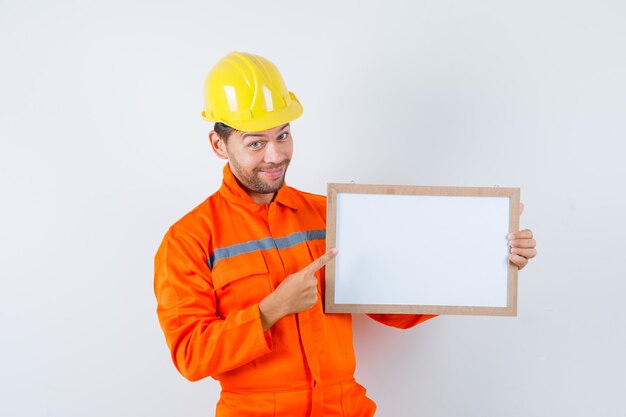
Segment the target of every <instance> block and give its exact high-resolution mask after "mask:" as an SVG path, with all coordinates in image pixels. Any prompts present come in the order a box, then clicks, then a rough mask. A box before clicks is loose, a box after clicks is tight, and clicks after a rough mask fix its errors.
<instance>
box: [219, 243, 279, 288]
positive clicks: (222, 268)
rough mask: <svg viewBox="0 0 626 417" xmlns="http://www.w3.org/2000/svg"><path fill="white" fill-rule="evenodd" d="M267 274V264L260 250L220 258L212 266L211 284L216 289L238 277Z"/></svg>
mask: <svg viewBox="0 0 626 417" xmlns="http://www.w3.org/2000/svg"><path fill="white" fill-rule="evenodd" d="M259 274H267V265H266V264H265V259H264V258H263V254H262V253H261V252H260V251H254V252H250V253H244V254H241V255H237V256H233V257H232V258H225V259H220V260H219V261H218V262H217V263H216V264H215V266H214V267H213V271H212V275H213V286H214V288H215V289H216V290H218V289H220V288H222V287H223V286H224V285H226V284H228V283H230V282H233V281H236V280H238V279H241V278H244V277H247V276H250V275H259Z"/></svg>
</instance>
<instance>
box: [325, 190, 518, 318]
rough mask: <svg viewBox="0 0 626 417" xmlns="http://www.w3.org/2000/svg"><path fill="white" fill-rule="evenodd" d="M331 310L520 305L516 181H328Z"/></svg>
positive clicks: (440, 310)
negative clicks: (513, 245)
mask: <svg viewBox="0 0 626 417" xmlns="http://www.w3.org/2000/svg"><path fill="white" fill-rule="evenodd" d="M328 196H329V200H328V226H327V227H328V230H327V240H328V241H327V246H328V247H329V248H331V247H337V248H338V249H339V255H338V256H337V257H336V258H335V259H334V260H333V261H331V262H330V263H329V264H328V265H327V267H326V299H325V309H326V311H327V312H361V313H417V314H492V315H515V314H516V307H517V305H516V304H517V297H516V294H517V268H516V267H515V266H514V265H513V264H511V263H510V262H509V260H508V256H509V245H508V239H507V235H508V234H509V233H510V232H511V231H513V230H517V228H518V224H519V189H517V188H477V187H410V186H409V187H408V186H381V185H362V184H329V186H328Z"/></svg>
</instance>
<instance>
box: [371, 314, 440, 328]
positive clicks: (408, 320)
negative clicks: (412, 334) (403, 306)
mask: <svg viewBox="0 0 626 417" xmlns="http://www.w3.org/2000/svg"><path fill="white" fill-rule="evenodd" d="M368 316H369V317H370V318H372V319H374V320H376V321H378V322H380V323H382V324H385V325H387V326H391V327H397V328H399V329H408V328H410V327H414V326H417V325H418V324H421V323H424V322H425V321H426V320H430V319H432V318H434V317H437V316H436V315H432V314H368Z"/></svg>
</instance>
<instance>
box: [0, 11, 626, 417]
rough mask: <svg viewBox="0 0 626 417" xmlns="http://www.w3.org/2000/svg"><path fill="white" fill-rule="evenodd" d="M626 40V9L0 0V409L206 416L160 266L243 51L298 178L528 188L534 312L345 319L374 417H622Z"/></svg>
mask: <svg viewBox="0 0 626 417" xmlns="http://www.w3.org/2000/svg"><path fill="white" fill-rule="evenodd" d="M624 45H626V6H624V3H623V2H622V1H621V0H615V1H607V0H595V1H591V0H587V1H571V0H570V1H566V0H541V1H539V0H530V1H524V2H522V1H518V2H510V1H495V0H493V1H461V0H456V1H454V0H443V1H442V0H431V1H424V0H421V1H405V2H400V1H387V2H382V1H381V2H372V1H361V2H357V1H345V2H340V1H334V2H330V1H316V2H309V3H307V4H302V2H288V1H276V2H256V1H255V2H253V1H229V2H226V1H220V2H212V1H207V0H205V1H195V2H190V1H178V2H165V1H141V2H132V1H119V0H110V1H101V2H95V1H90V2H80V1H63V0H59V1H55V2H52V1H49V2H46V1H43V0H39V1H28V0H23V1H18V0H13V1H7V0H0V140H1V149H0V190H1V198H2V200H1V201H2V204H0V219H1V222H2V224H1V229H0V230H1V232H0V233H1V237H2V239H1V240H0V245H1V247H0V265H1V266H2V268H1V269H0V274H1V287H0V326H1V327H0V349H1V354H0V375H1V377H0V415H2V416H37V417H38V416H55V417H56V416H58V417H73V416H81V417H82V416H94V417H97V416H114V415H115V416H152V417H158V416H164V417H165V416H167V417H170V416H209V415H212V414H213V410H214V405H215V402H216V399H217V396H218V384H217V383H216V382H214V381H212V380H206V381H202V382H199V383H189V382H187V381H186V380H184V379H183V378H182V377H181V376H179V375H178V374H177V373H176V371H175V369H174V367H173V366H172V364H171V362H170V359H169V356H168V351H167V349H166V346H165V342H164V338H163V336H162V334H161V330H160V328H159V326H158V322H157V319H156V314H155V300H154V296H153V292H152V262H153V256H154V253H155V251H156V249H157V246H158V244H159V242H160V240H161V238H162V236H163V234H164V233H165V231H166V229H167V228H168V227H169V225H170V224H171V223H173V222H174V221H175V220H176V219H178V218H179V217H180V216H182V215H183V214H184V213H186V212H187V211H188V210H189V209H191V208H192V207H193V206H195V205H196V204H198V203H200V202H201V201H202V200H203V199H204V198H205V197H206V196H208V195H209V194H210V193H212V192H213V191H215V190H216V189H217V187H218V186H219V184H220V181H221V167H222V161H220V160H217V159H216V158H215V157H214V156H213V155H212V153H211V152H210V149H209V144H208V141H207V133H208V131H209V129H210V125H209V124H207V123H206V122H204V121H203V120H202V119H201V117H200V112H201V107H202V84H203V80H204V76H205V74H206V72H207V71H208V70H209V68H210V67H211V66H212V65H213V64H214V63H215V62H216V61H217V60H218V59H220V58H221V57H222V56H224V55H225V54H226V53H228V52H229V51H231V50H243V51H250V52H255V53H257V54H260V55H264V56H266V57H268V58H270V59H271V60H272V61H273V62H274V63H276V65H277V66H278V67H279V68H280V70H281V72H282V73H283V75H284V77H285V79H286V81H287V85H288V86H289V88H290V89H291V90H293V91H294V92H295V93H296V94H297V95H298V97H299V98H300V100H301V102H302V103H303V104H304V107H305V113H304V115H303V117H302V118H301V119H300V120H298V121H297V122H295V123H293V134H294V137H295V141H296V142H295V143H296V151H295V155H294V160H293V163H292V168H291V169H290V172H289V176H288V182H289V183H290V184H291V185H294V186H297V187H298V188H301V189H303V190H307V191H312V192H317V193H324V192H325V187H326V183H327V182H348V181H351V180H354V181H356V182H361V183H390V184H416V185H453V186H492V185H494V184H498V185H500V186H519V187H521V189H522V201H523V202H524V203H525V204H526V212H525V213H524V215H523V216H522V225H523V226H524V227H525V226H528V227H531V228H532V229H533V230H534V232H535V234H536V236H537V240H538V242H539V243H538V249H539V256H538V258H537V259H536V260H535V261H534V262H532V264H531V265H530V266H529V267H528V268H527V269H525V270H523V271H522V272H521V273H520V291H519V316H518V317H516V318H501V317H500V318H497V317H458V316H450V317H440V318H437V319H434V320H431V321H429V322H427V323H425V324H423V325H420V326H418V327H417V328H414V329H411V330H408V331H399V330H396V329H391V328H386V327H384V326H382V325H379V324H377V323H374V322H373V321H371V320H369V319H366V318H364V317H362V316H359V317H356V318H355V344H356V349H357V355H358V369H357V377H358V379H359V380H360V381H361V382H362V383H363V384H364V385H366V386H367V387H368V388H369V393H370V395H371V396H372V397H373V398H374V400H375V401H376V402H377V403H378V405H379V412H378V416H394V417H396V416H415V415H419V416H429V417H438V416H441V417H444V416H445V417H447V416H463V417H468V416H470V417H472V416H476V417H484V416H519V417H522V416H523V417H527V416H556V415H567V416H570V417H571V416H590V415H596V416H622V415H624V408H625V406H624V403H623V400H620V398H619V397H620V394H623V393H624V387H625V386H626V365H625V362H624V361H625V359H624V352H626V326H625V323H624V321H625V320H624V319H625V307H624V301H623V300H624V294H625V293H626V283H625V279H624V278H625V275H626V274H625V273H624V248H625V244H624V231H625V230H626V227H625V226H626V224H625V220H624V210H625V209H626V207H625V206H626V204H625V198H624V195H623V188H624V182H625V181H624V179H625V178H626V168H625V167H624V154H625V153H624V146H623V142H624V140H625V139H626V124H625V120H626V118H625V115H626V77H624V74H626V53H625V52H624V51H625V46H624ZM473 242H474V239H473V237H472V236H458V240H457V242H456V244H455V247H456V250H458V251H459V252H466V251H471V250H472V243H473Z"/></svg>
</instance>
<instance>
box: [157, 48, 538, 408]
mask: <svg viewBox="0 0 626 417" xmlns="http://www.w3.org/2000/svg"><path fill="white" fill-rule="evenodd" d="M205 96H206V97H205V98H206V104H205V109H204V112H203V116H204V117H205V118H206V119H207V120H209V121H213V122H215V128H214V130H213V131H211V132H210V133H209V139H210V142H211V146H212V148H213V151H214V152H215V154H216V155H217V156H218V157H219V158H222V159H225V160H227V161H228V163H227V164H226V165H225V167H224V172H223V173H224V179H223V184H222V186H221V188H220V189H219V190H218V191H217V192H216V193H215V194H213V195H211V196H210V197H209V198H208V199H207V200H206V201H204V202H203V203H202V204H200V205H199V206H198V207H196V208H195V209H193V210H192V211H191V212H190V213H188V214H187V215H186V216H184V217H183V218H182V219H181V220H179V221H178V222H176V223H175V224H174V225H173V226H172V227H171V228H170V229H169V231H168V232H167V234H166V236H165V238H164V240H163V243H162V244H161V246H160V247H159V250H158V253H157V255H156V258H155V293H156V296H157V300H158V308H157V312H158V316H159V320H160V323H161V327H162V328H163V331H164V333H165V337H166V340H167V344H168V346H169V348H170V350H171V353H172V359H173V361H174V364H175V365H176V367H177V369H178V370H179V371H180V372H181V374H183V375H184V376H185V377H186V378H188V379H190V380H194V381H195V380H199V379H201V378H205V377H207V376H211V377H213V378H215V379H217V380H219V381H220V384H221V386H222V392H221V395H220V401H219V402H218V404H217V411H216V415H217V416H234V415H236V416H265V415H273V416H289V417H297V416H372V415H373V414H374V411H375V409H376V406H375V404H374V403H373V402H372V401H371V400H370V399H369V398H367V397H366V395H365V389H364V388H363V387H362V386H360V385H359V384H358V383H356V381H355V380H354V377H353V374H354V370H355V357H354V352H353V346H352V325H351V316H350V315H349V314H325V313H324V311H323V306H322V298H321V296H320V294H323V293H324V288H323V287H324V270H323V267H324V265H325V264H326V263H327V262H328V261H329V260H330V259H332V258H333V257H334V256H336V255H337V251H336V250H335V249H334V248H330V249H329V250H328V251H327V250H326V248H325V237H326V236H325V230H326V199H325V197H322V196H317V195H313V194H308V193H304V192H301V191H298V190H296V189H294V188H291V187H288V186H287V185H285V174H286V172H287V168H288V166H289V163H290V161H291V156H292V151H293V139H292V137H291V132H290V125H289V123H290V122H291V121H293V120H295V119H296V118H298V117H299V116H300V115H301V114H302V106H301V105H300V103H299V102H298V100H297V98H296V96H295V95H294V94H293V93H291V92H289V91H288V90H287V88H286V86H285V84H284V82H283V79H282V77H281V75H280V73H279V72H278V70H277V69H276V67H275V66H274V65H273V64H272V63H271V62H269V61H268V60H266V59H264V58H262V57H259V56H255V55H251V54H246V53H231V54H229V55H228V56H226V57H225V58H224V59H222V60H221V61H220V62H218V64H217V65H216V66H215V67H214V68H213V69H212V70H211V72H210V73H209V75H208V76H207V79H206V85H205ZM512 238H513V240H511V246H512V255H511V261H512V262H514V263H515V264H516V265H518V267H520V268H522V267H523V266H525V265H526V263H527V261H528V259H529V258H532V257H534V256H535V254H536V251H535V249H534V246H535V242H534V240H533V239H532V233H531V232H530V231H528V230H526V231H520V232H517V233H516V234H514V236H512ZM370 317H372V318H374V319H375V320H378V321H380V322H382V323H385V324H387V325H390V326H394V327H399V328H408V327H412V326H415V325H417V324H419V323H421V322H423V321H425V320H428V319H429V318H431V317H432V316H426V315H374V314H372V315H370Z"/></svg>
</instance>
